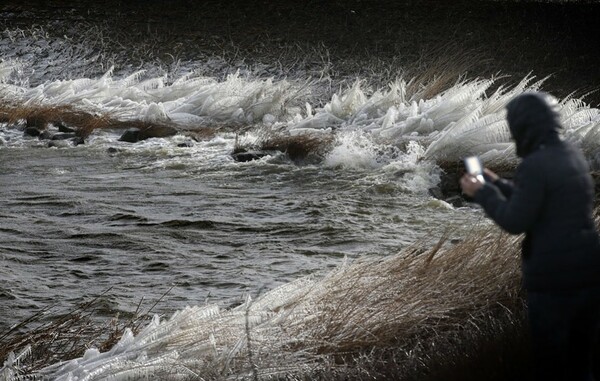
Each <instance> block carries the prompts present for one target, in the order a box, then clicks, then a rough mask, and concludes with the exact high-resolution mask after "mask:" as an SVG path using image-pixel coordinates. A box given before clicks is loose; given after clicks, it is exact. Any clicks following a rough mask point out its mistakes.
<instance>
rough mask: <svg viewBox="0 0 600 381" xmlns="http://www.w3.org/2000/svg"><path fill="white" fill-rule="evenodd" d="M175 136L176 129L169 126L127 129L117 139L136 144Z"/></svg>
mask: <svg viewBox="0 0 600 381" xmlns="http://www.w3.org/2000/svg"><path fill="white" fill-rule="evenodd" d="M176 134H177V129H176V128H174V127H169V126H151V127H148V128H144V129H139V128H128V129H127V130H125V132H124V133H123V135H121V137H120V138H119V140H120V141H122V142H128V143H137V142H139V141H141V140H146V139H150V138H166V137H169V136H173V135H176Z"/></svg>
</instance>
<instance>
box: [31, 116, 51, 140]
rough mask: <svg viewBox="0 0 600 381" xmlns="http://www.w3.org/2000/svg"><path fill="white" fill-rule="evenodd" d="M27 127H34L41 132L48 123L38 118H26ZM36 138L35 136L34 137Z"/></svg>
mask: <svg viewBox="0 0 600 381" xmlns="http://www.w3.org/2000/svg"><path fill="white" fill-rule="evenodd" d="M26 123H27V127H34V128H37V129H38V130H43V129H45V128H46V127H47V126H48V122H47V121H46V120H45V119H44V118H42V117H39V116H30V117H29V118H27V122H26ZM36 136H37V135H36Z"/></svg>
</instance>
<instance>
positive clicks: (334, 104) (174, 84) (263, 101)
mask: <svg viewBox="0 0 600 381" xmlns="http://www.w3.org/2000/svg"><path fill="white" fill-rule="evenodd" d="M10 65H11V64H10V63H3V64H2V66H0V73H3V74H1V75H2V76H3V77H4V78H8V77H10V75H9V74H10V71H11V66H10ZM15 65H16V64H15ZM497 81H498V78H488V79H471V80H467V79H464V78H462V77H459V78H458V79H457V80H455V82H454V84H453V85H451V86H449V85H448V80H447V78H446V79H445V80H444V81H442V82H439V80H436V79H435V78H434V79H433V80H431V81H430V82H428V83H420V84H419V85H418V86H417V85H416V83H417V78H413V79H412V80H410V81H405V80H404V79H402V78H400V79H398V80H396V81H394V82H392V83H390V85H389V86H388V87H387V88H382V89H375V90H371V89H369V88H368V86H366V84H365V82H364V81H361V80H356V81H355V82H354V83H353V84H351V85H349V86H347V88H345V89H340V90H339V91H337V92H334V93H333V94H331V96H330V98H329V99H321V100H319V101H320V104H321V105H322V106H317V105H314V104H311V103H310V102H309V101H308V100H309V99H310V94H311V93H315V92H318V91H317V90H316V89H317V88H318V87H319V86H321V85H322V84H320V83H319V81H310V80H305V81H304V82H302V81H297V80H295V81H288V80H275V79H273V78H266V79H264V78H251V77H243V76H241V75H240V74H239V73H237V74H231V75H229V76H227V77H226V78H225V79H223V80H217V79H216V78H211V77H203V76H198V75H195V74H189V75H184V76H182V77H181V78H179V79H177V80H173V81H167V80H166V77H164V76H163V77H150V78H146V77H145V75H144V72H143V71H138V72H135V73H133V74H130V75H128V76H126V77H124V78H120V79H117V78H114V77H113V75H112V71H111V70H109V71H107V72H106V73H105V74H104V75H103V76H101V77H99V78H95V79H92V78H79V79H72V80H56V81H49V82H46V83H44V84H41V85H39V86H37V87H34V88H30V87H27V86H19V85H17V84H15V83H11V82H10V81H6V80H5V81H4V82H0V97H1V99H2V102H3V103H5V104H11V105H16V106H17V107H25V108H28V109H32V108H36V107H38V108H46V109H48V108H55V109H56V108H60V107H68V108H70V109H72V110H76V111H77V112H85V113H88V114H92V115H98V116H100V117H102V116H107V115H110V118H111V119H113V120H118V121H121V122H128V123H130V124H131V123H136V122H141V123H150V124H159V125H165V124H168V125H172V126H176V127H178V128H180V129H185V130H202V129H204V128H206V127H207V126H214V125H217V124H228V125H235V126H237V129H238V130H248V129H263V130H268V131H269V133H268V134H267V135H268V136H269V140H270V142H277V143H278V144H265V145H266V146H267V147H269V146H277V147H283V148H285V147H288V146H289V145H290V144H288V143H289V142H291V141H293V140H294V139H295V138H296V137H298V139H300V140H302V139H304V140H305V141H306V140H311V139H312V140H314V139H323V140H324V142H325V144H323V145H319V144H313V145H312V146H313V147H315V149H318V150H322V148H323V146H326V147H330V148H332V147H333V146H332V145H331V144H329V143H330V142H332V141H335V135H336V134H338V133H339V132H340V131H360V132H361V133H363V136H364V137H365V138H366V139H370V140H372V141H373V143H375V144H381V145H393V146H396V147H403V146H404V145H405V144H406V143H407V142H408V141H417V142H419V144H421V146H423V147H424V148H425V152H424V155H423V158H422V159H423V160H428V161H432V162H436V163H438V164H439V165H441V166H442V167H444V166H448V165H452V164H453V163H457V162H458V161H460V159H461V158H463V157H464V156H467V155H479V156H482V158H483V159H484V161H485V162H486V164H487V165H488V166H490V167H492V168H496V167H514V166H515V164H516V156H515V154H514V148H513V144H512V143H511V141H510V133H509V131H508V127H507V124H506V121H505V111H504V106H505V105H506V104H507V103H508V102H509V101H510V99H512V98H513V97H514V96H516V95H518V94H520V93H523V92H524V91H536V90H539V89H540V88H541V85H542V84H543V82H544V79H542V80H538V81H534V78H533V77H526V78H524V79H523V80H522V81H520V82H519V83H518V84H517V85H515V86H512V87H503V86H498V84H497ZM434 91H439V92H437V93H435V94H432V93H433V92H434ZM554 103H555V107H556V109H557V111H558V112H559V113H560V115H561V119H562V121H563V124H564V126H565V130H564V131H563V134H564V137H565V138H566V139H568V140H570V141H573V142H574V143H575V144H577V145H579V146H580V147H581V148H582V149H583V150H584V152H585V154H586V155H587V157H588V158H589V159H590V162H591V163H592V165H593V166H594V167H598V166H599V165H600V156H599V155H598V153H597V152H598V148H600V147H599V146H598V141H599V140H598V139H597V136H598V134H600V132H599V131H600V114H599V111H598V109H595V108H591V107H589V106H588V105H587V104H586V103H585V102H583V101H582V100H581V99H577V98H573V97H567V98H565V99H563V100H558V99H555V100H554ZM99 125H102V123H100V124H99ZM113 125H115V123H113ZM117 125H118V124H117ZM89 126H90V124H89V123H88V127H85V130H86V131H89V130H90V127H89ZM93 126H94V125H93V124H92V127H93ZM84 135H85V134H84ZM319 137H320V138H319ZM285 141H287V142H288V143H285V144H284V143H282V142H285ZM321 157H323V155H321Z"/></svg>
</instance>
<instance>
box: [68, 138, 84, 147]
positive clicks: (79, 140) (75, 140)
mask: <svg viewBox="0 0 600 381" xmlns="http://www.w3.org/2000/svg"><path fill="white" fill-rule="evenodd" d="M71 143H73V145H74V146H78V145H80V144H85V139H83V138H82V137H81V136H76V137H74V138H72V139H71Z"/></svg>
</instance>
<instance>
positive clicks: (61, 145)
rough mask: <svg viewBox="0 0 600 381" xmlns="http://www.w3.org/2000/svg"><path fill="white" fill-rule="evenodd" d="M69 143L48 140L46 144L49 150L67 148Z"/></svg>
mask: <svg viewBox="0 0 600 381" xmlns="http://www.w3.org/2000/svg"><path fill="white" fill-rule="evenodd" d="M70 145H71V143H70V142H69V141H67V140H50V141H49V142H48V147H49V148H53V147H54V148H66V147H69V146H70Z"/></svg>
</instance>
